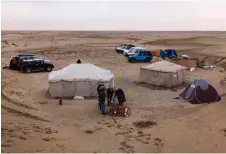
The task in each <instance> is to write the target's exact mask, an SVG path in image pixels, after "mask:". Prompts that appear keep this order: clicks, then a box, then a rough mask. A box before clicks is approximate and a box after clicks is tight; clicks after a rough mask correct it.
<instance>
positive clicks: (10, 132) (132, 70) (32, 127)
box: [1, 32, 226, 152]
mask: <svg viewBox="0 0 226 154" xmlns="http://www.w3.org/2000/svg"><path fill="white" fill-rule="evenodd" d="M5 41H7V43H6V42H5ZM225 42H226V33H225V32H206V33H205V32H2V52H1V54H2V57H1V62H2V66H3V65H6V64H9V61H10V58H11V56H13V55H16V54H17V52H18V51H20V52H24V53H34V54H37V55H40V56H42V57H48V58H49V59H51V60H52V61H53V62H54V65H55V70H57V69H60V68H63V67H65V66H67V65H68V64H70V63H74V62H76V61H77V59H78V58H81V60H82V62H83V63H85V62H90V63H94V64H96V65H98V66H101V67H104V68H107V69H111V70H112V71H113V73H114V74H115V82H116V86H117V87H121V88H123V89H124V91H125V93H126V97H127V105H128V106H129V107H130V108H131V110H132V115H131V116H130V117H126V118H115V120H116V122H115V121H114V120H113V119H112V118H111V117H108V116H102V115H100V113H99V111H98V108H97V100H95V99H93V100H82V101H78V100H64V101H63V106H60V107H59V106H58V100H56V99H51V98H49V97H47V96H46V91H47V89H48V81H47V77H48V73H46V72H42V73H32V74H24V73H21V72H17V71H11V70H5V69H2V94H1V96H2V104H1V107H2V109H1V111H2V129H1V130H2V145H1V146H2V152H226V146H225V145H226V118H225V117H226V100H225V97H222V101H221V102H218V103H213V104H203V105H192V104H190V103H186V102H184V101H182V100H175V99H173V98H174V97H176V96H178V94H179V93H180V92H181V91H182V89H183V88H184V87H183V86H181V87H178V88H177V89H174V90H171V89H168V90H167V89H161V88H160V89H159V88H148V87H145V86H143V85H139V84H134V83H133V84H131V85H125V84H124V83H123V78H124V77H128V78H129V79H130V80H132V81H137V79H138V77H139V68H140V67H141V66H143V65H145V64H144V63H136V64H129V63H128V62H127V60H126V58H125V57H124V56H122V55H120V54H117V53H116V52H115V50H114V49H115V47H116V46H117V45H119V44H121V43H133V44H136V45H138V46H143V47H146V48H148V49H149V50H156V49H160V48H163V49H165V48H175V49H177V50H178V53H179V55H181V54H184V53H186V54H188V55H190V56H192V57H194V58H197V57H200V58H204V57H207V60H208V61H209V62H210V63H215V64H216V65H222V66H224V63H225V61H224V60H225V59H226V58H225V59H224V57H226V44H225ZM218 70H219V68H216V69H211V70H204V69H196V70H195V71H194V72H189V71H187V72H186V82H192V81H193V80H194V79H195V78H204V79H206V80H207V81H208V82H210V83H211V84H212V85H213V86H214V87H215V88H216V89H217V90H218V92H219V93H220V94H221V95H224V94H225V93H226V81H225V80H226V73H225V72H224V73H220V72H219V71H218ZM141 120H148V121H154V122H156V125H153V126H151V127H145V128H137V127H136V126H134V125H133V122H137V121H141Z"/></svg>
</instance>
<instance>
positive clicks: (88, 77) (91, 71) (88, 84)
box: [48, 64, 114, 97]
mask: <svg viewBox="0 0 226 154" xmlns="http://www.w3.org/2000/svg"><path fill="white" fill-rule="evenodd" d="M48 80H49V93H50V95H51V96H52V97H74V96H95V95H96V94H97V86H98V83H104V84H105V86H106V87H108V86H109V85H111V86H114V74H112V72H111V71H110V70H106V69H104V68H100V67H97V66H95V65H93V64H70V65H69V66H67V67H65V68H63V69H61V70H58V71H52V72H51V73H49V76H48Z"/></svg>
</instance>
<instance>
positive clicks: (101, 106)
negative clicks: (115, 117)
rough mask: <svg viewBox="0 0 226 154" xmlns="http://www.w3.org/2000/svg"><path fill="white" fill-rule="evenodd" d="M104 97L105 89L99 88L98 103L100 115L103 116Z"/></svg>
mask: <svg viewBox="0 0 226 154" xmlns="http://www.w3.org/2000/svg"><path fill="white" fill-rule="evenodd" d="M105 97H106V94H105V89H104V87H101V88H100V91H99V101H100V109H101V113H102V114H103V115H105Z"/></svg>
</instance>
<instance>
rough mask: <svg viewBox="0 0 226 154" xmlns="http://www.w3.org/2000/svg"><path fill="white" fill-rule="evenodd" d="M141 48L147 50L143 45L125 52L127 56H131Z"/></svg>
mask: <svg viewBox="0 0 226 154" xmlns="http://www.w3.org/2000/svg"><path fill="white" fill-rule="evenodd" d="M141 50H145V48H142V47H132V48H131V49H130V50H129V52H128V53H125V56H127V57H128V56H131V55H134V54H135V53H137V52H139V51H141Z"/></svg>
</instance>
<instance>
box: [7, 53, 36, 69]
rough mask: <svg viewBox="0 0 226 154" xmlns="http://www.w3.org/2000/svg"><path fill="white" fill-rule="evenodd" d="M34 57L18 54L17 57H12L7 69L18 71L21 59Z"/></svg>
mask: <svg viewBox="0 0 226 154" xmlns="http://www.w3.org/2000/svg"><path fill="white" fill-rule="evenodd" d="M34 56H35V55H33V54H18V55H17V56H14V57H12V59H11V60H10V64H9V68H10V69H15V70H20V67H19V62H20V61H21V59H24V58H33V57H34Z"/></svg>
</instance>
